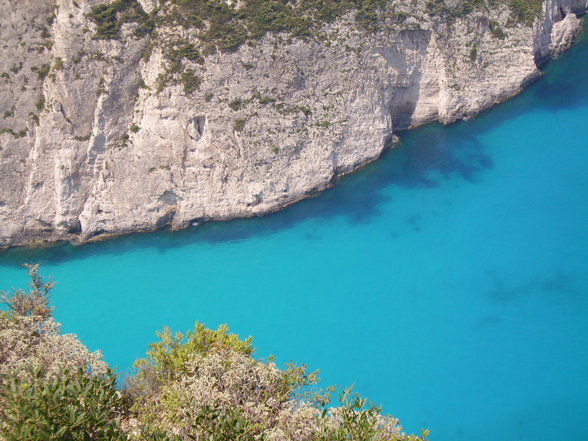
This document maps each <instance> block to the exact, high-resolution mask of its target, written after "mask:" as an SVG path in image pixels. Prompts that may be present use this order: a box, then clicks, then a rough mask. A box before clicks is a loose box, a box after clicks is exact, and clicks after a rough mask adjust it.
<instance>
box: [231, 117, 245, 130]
mask: <svg viewBox="0 0 588 441" xmlns="http://www.w3.org/2000/svg"><path fill="white" fill-rule="evenodd" d="M245 124H247V120H246V119H244V118H237V119H236V120H235V121H234V122H233V131H235V132H240V131H242V130H243V129H244V128H245Z"/></svg>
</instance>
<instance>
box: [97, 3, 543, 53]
mask: <svg viewBox="0 0 588 441" xmlns="http://www.w3.org/2000/svg"><path fill="white" fill-rule="evenodd" d="M500 4H506V5H507V6H508V7H509V8H510V10H511V20H510V24H511V25H514V24H517V23H522V24H524V25H526V26H530V25H531V24H532V23H533V21H534V19H535V18H536V17H537V16H538V15H539V14H540V12H541V8H542V1H541V0H463V1H460V2H449V1H447V0H427V1H425V2H424V6H425V10H426V13H427V14H429V15H430V16H431V17H436V18H441V19H442V20H452V19H455V18H459V17H463V16H465V15H467V14H469V13H471V12H473V11H474V10H489V9H491V8H494V7H497V6H499V5H500ZM401 6H404V5H402V2H397V1H390V0H242V1H239V2H236V1H228V0H160V2H159V5H158V6H157V7H155V8H154V9H153V11H151V12H150V13H149V14H147V13H146V12H145V11H143V9H142V8H141V6H140V5H139V3H138V2H137V0H115V1H112V2H110V3H102V4H99V5H96V6H94V7H93V8H92V11H91V12H90V14H89V18H90V19H91V20H92V21H93V22H94V23H95V24H96V30H95V35H94V38H96V39H114V38H118V37H119V36H120V28H121V26H122V25H123V24H124V23H136V24H137V25H136V27H135V30H134V33H135V35H136V36H137V37H143V36H145V35H148V34H151V33H152V32H154V31H156V30H157V28H158V27H160V26H162V25H171V26H179V27H182V28H185V29H195V30H196V32H197V33H196V35H197V38H198V40H199V42H200V43H201V44H202V46H203V47H204V52H205V53H211V52H215V51H217V50H220V51H232V50H235V49H236V48H238V47H239V46H241V45H242V44H244V43H246V42H252V41H254V40H255V39H259V38H261V37H263V36H264V35H265V34H266V33H268V32H274V33H277V32H285V33H288V34H290V35H292V36H294V37H300V38H307V37H311V36H313V35H316V33H317V30H318V29H319V28H320V27H321V26H322V25H323V24H325V23H332V22H334V21H335V20H337V19H339V18H341V17H342V16H344V15H346V14H353V17H354V20H355V22H356V23H357V25H358V26H359V27H360V28H363V29H365V30H366V31H368V32H373V31H376V30H377V29H378V28H379V27H380V26H381V25H382V23H384V22H392V23H402V22H404V21H405V20H406V19H407V18H408V17H409V16H410V13H408V12H406V8H403V7H401Z"/></svg>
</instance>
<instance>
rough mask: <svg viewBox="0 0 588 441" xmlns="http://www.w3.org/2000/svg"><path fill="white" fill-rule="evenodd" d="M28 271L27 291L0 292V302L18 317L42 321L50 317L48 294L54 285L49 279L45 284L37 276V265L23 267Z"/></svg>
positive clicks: (39, 276) (41, 278)
mask: <svg viewBox="0 0 588 441" xmlns="http://www.w3.org/2000/svg"><path fill="white" fill-rule="evenodd" d="M25 267H26V268H27V269H28V271H29V278H30V281H29V288H30V289H29V291H28V292H27V291H24V290H22V289H14V290H12V291H0V302H1V303H3V304H4V305H6V306H7V307H8V309H9V310H10V311H12V312H13V313H14V314H17V315H19V316H23V317H26V316H35V317H40V318H42V319H46V318H49V317H50V316H51V312H52V308H51V307H50V306H49V292H50V291H51V289H52V288H53V286H54V285H55V284H54V283H53V281H52V280H51V279H49V280H48V281H47V282H45V281H44V280H43V277H41V275H39V265H25Z"/></svg>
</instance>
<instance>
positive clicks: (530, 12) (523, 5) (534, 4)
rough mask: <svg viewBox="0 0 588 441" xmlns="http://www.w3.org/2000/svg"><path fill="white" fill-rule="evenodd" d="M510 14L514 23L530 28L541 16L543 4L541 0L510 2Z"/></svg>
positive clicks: (511, 0) (512, 0) (514, 0)
mask: <svg viewBox="0 0 588 441" xmlns="http://www.w3.org/2000/svg"><path fill="white" fill-rule="evenodd" d="M509 7H510V12H511V16H512V18H513V20H514V21H515V22H516V23H522V24H524V25H525V26H532V25H533V22H534V21H535V19H536V18H537V17H539V15H540V14H541V11H542V8H543V2H542V1H541V0H510V2H509Z"/></svg>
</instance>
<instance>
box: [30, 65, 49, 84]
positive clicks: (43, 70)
mask: <svg viewBox="0 0 588 441" xmlns="http://www.w3.org/2000/svg"><path fill="white" fill-rule="evenodd" d="M31 70H32V71H33V72H35V73H36V74H37V76H38V77H39V79H40V80H44V79H45V78H46V77H47V75H49V71H50V70H51V66H50V65H49V64H48V63H44V64H42V65H41V66H33V67H31Z"/></svg>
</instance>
